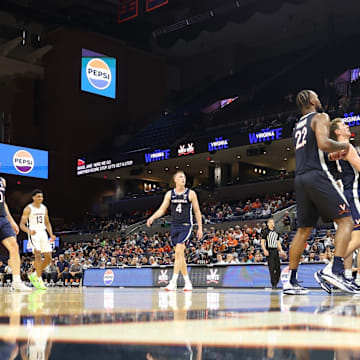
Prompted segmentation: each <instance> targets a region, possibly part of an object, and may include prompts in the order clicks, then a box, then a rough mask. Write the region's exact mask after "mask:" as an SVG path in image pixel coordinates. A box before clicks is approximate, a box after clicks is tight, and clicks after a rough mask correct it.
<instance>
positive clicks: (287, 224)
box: [282, 211, 291, 233]
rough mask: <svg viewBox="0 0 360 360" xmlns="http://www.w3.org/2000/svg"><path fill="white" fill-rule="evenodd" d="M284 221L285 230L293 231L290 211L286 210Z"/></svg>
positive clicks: (287, 231)
mask: <svg viewBox="0 0 360 360" xmlns="http://www.w3.org/2000/svg"><path fill="white" fill-rule="evenodd" d="M282 223H283V225H284V232H286V233H289V232H290V231H291V228H290V225H291V219H290V216H289V213H288V212H287V211H286V212H285V214H284V216H283V218H282Z"/></svg>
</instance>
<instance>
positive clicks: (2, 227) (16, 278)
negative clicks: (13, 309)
mask: <svg viewBox="0 0 360 360" xmlns="http://www.w3.org/2000/svg"><path fill="white" fill-rule="evenodd" d="M5 191H6V181H5V179H3V178H1V177H0V241H1V242H2V244H3V245H4V246H5V247H6V249H7V250H8V251H9V260H8V264H9V266H10V267H11V270H12V274H13V281H12V285H11V286H12V289H13V290H16V291H31V288H29V287H27V286H25V285H24V284H23V283H22V282H21V280H20V254H19V246H18V243H17V241H16V235H17V234H18V233H19V227H18V225H17V224H16V222H15V220H14V219H13V217H12V216H11V214H10V211H9V208H8V206H7V205H6V202H5Z"/></svg>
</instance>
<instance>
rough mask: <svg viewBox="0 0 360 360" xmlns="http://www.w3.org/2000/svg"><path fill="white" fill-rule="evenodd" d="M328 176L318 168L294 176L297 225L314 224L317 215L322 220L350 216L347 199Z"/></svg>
mask: <svg viewBox="0 0 360 360" xmlns="http://www.w3.org/2000/svg"><path fill="white" fill-rule="evenodd" d="M329 176H330V177H331V175H329ZM329 176H328V175H327V174H326V173H325V171H320V170H313V171H309V172H306V173H304V174H300V175H296V176H295V193H296V208H297V218H298V227H300V228H303V227H313V226H315V225H316V223H317V221H318V218H319V216H321V217H322V219H323V221H324V222H330V221H333V220H335V219H339V218H343V217H348V216H351V213H350V208H349V204H348V201H347V200H346V198H345V196H344V194H343V193H342V192H341V190H340V189H339V188H338V187H337V185H336V183H335V180H334V179H333V178H329ZM331 179H332V180H331Z"/></svg>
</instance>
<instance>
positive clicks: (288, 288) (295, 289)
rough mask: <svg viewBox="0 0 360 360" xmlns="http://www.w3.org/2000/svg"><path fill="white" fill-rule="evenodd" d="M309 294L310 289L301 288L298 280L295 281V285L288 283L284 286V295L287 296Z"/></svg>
mask: <svg viewBox="0 0 360 360" xmlns="http://www.w3.org/2000/svg"><path fill="white" fill-rule="evenodd" d="M308 293H309V289H306V288H304V287H303V286H301V285H300V284H299V283H298V281H297V280H295V283H294V284H292V283H291V282H290V281H288V282H286V283H285V284H284V286H283V294H285V295H306V294H308Z"/></svg>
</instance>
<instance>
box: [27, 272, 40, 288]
mask: <svg viewBox="0 0 360 360" xmlns="http://www.w3.org/2000/svg"><path fill="white" fill-rule="evenodd" d="M27 277H28V279H29V280H30V282H31V284H32V285H33V287H35V288H37V287H38V277H37V275H36V273H35V272H33V273H31V274H28V276H27Z"/></svg>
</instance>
